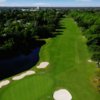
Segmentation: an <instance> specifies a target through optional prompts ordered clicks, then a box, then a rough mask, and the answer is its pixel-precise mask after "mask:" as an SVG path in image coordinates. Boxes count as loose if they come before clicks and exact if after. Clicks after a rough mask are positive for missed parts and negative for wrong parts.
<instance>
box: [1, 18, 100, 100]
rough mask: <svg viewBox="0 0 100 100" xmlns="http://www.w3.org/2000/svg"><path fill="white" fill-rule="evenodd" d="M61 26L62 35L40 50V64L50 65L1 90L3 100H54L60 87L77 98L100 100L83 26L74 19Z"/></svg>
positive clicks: (48, 41) (64, 19)
mask: <svg viewBox="0 0 100 100" xmlns="http://www.w3.org/2000/svg"><path fill="white" fill-rule="evenodd" d="M61 25H62V26H63V27H64V29H60V31H62V32H61V34H62V35H58V36H57V37H55V38H52V39H47V40H46V42H47V43H46V44H45V45H44V46H43V47H42V49H41V51H40V61H39V63H40V62H42V61H48V62H49V63H50V65H49V66H48V68H46V69H44V70H37V74H36V75H33V76H29V77H27V78H24V79H22V80H20V81H15V82H12V83H11V84H10V85H8V86H7V87H4V88H3V89H0V100H53V98H52V95H53V92H54V91H55V90H56V89H60V88H65V89H68V90H69V91H70V93H71V94H72V96H73V100H99V99H100V94H99V93H98V91H97V90H96V89H95V88H94V87H93V85H92V78H93V76H94V73H95V64H94V63H88V59H89V55H90V54H89V53H88V49H87V46H86V41H85V40H84V39H83V37H82V33H81V31H80V29H79V27H78V26H77V25H76V24H75V22H74V20H73V19H72V18H63V19H62V20H61ZM39 63H38V64H39ZM33 69H34V68H33ZM42 72H43V73H42Z"/></svg>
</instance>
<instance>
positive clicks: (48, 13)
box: [0, 9, 64, 52]
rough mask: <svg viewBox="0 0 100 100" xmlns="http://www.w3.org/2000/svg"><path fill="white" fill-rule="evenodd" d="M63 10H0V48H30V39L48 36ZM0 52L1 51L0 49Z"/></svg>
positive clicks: (6, 49)
mask: <svg viewBox="0 0 100 100" xmlns="http://www.w3.org/2000/svg"><path fill="white" fill-rule="evenodd" d="M63 14H64V12H62V11H60V10H54V9H50V10H38V11H22V10H6V11H1V12H0V19H2V21H0V50H5V51H6V52H7V51H8V49H9V50H12V51H13V49H14V48H15V49H17V48H21V47H22V48H23V47H26V48H25V49H27V47H28V48H30V47H29V46H28V45H30V41H31V42H32V41H34V40H35V39H40V38H49V37H51V36H52V35H53V32H54V31H55V29H56V28H57V26H58V23H59V20H60V18H61V17H62V15H63ZM0 52H1V51H0Z"/></svg>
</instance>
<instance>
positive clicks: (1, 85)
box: [0, 80, 10, 88]
mask: <svg viewBox="0 0 100 100" xmlns="http://www.w3.org/2000/svg"><path fill="white" fill-rule="evenodd" d="M9 83H10V81H9V80H4V81H1V82H0V88H2V87H3V86H6V85H8V84H9Z"/></svg>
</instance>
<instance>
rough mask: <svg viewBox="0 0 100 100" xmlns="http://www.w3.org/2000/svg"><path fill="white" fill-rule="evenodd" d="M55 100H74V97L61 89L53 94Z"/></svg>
mask: <svg viewBox="0 0 100 100" xmlns="http://www.w3.org/2000/svg"><path fill="white" fill-rule="evenodd" d="M53 98H54V100H72V95H71V94H70V93H69V92H68V91H67V90H66V89H60V90H58V91H55V92H54V94H53Z"/></svg>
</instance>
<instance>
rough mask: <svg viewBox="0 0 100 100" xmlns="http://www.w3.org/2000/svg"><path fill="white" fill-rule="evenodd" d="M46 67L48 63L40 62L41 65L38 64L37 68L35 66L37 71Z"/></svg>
mask: <svg viewBox="0 0 100 100" xmlns="http://www.w3.org/2000/svg"><path fill="white" fill-rule="evenodd" d="M48 65H49V62H42V63H40V65H39V66H37V68H38V69H41V68H46V67H47V66H48Z"/></svg>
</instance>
